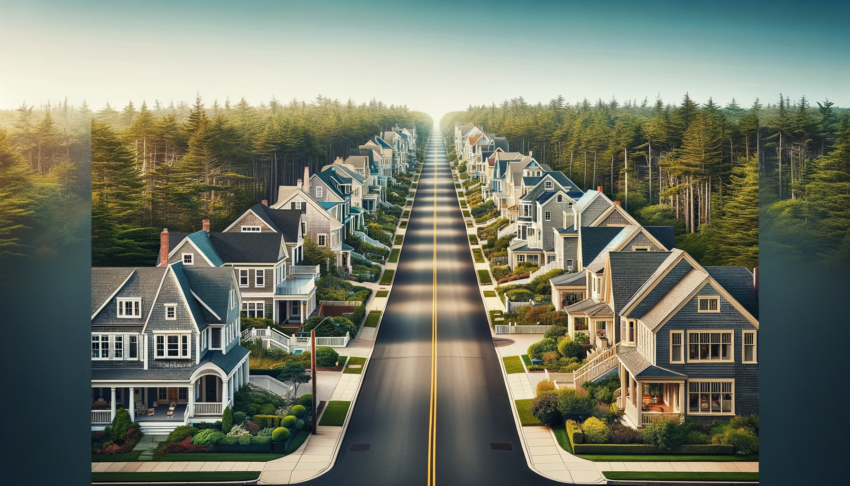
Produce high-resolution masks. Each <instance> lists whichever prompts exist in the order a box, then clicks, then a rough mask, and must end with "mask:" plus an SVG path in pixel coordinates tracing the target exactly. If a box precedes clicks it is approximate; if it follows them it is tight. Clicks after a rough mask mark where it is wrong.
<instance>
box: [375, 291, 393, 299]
mask: <svg viewBox="0 0 850 486" xmlns="http://www.w3.org/2000/svg"><path fill="white" fill-rule="evenodd" d="M388 295H390V291H389V290H379V291H378V293H376V294H375V297H386V296H388Z"/></svg>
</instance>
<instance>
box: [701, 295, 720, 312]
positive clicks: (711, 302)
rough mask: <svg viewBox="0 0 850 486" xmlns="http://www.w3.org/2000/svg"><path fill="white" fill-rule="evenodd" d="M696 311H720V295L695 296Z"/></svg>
mask: <svg viewBox="0 0 850 486" xmlns="http://www.w3.org/2000/svg"><path fill="white" fill-rule="evenodd" d="M697 303H698V307H697V312H720V296H718V295H713V296H709V297H697Z"/></svg>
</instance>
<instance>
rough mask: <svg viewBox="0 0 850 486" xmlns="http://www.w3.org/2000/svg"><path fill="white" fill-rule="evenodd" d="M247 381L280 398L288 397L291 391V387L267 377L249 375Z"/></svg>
mask: <svg viewBox="0 0 850 486" xmlns="http://www.w3.org/2000/svg"><path fill="white" fill-rule="evenodd" d="M248 381H249V382H250V383H252V384H254V385H256V386H258V387H260V388H264V389H266V390H268V391H270V392H272V393H274V394H275V395H280V396H282V397H288V396H289V393H290V392H291V391H292V386H290V385H287V384H286V383H283V382H281V381H278V380H276V379H274V378H272V377H271V376H268V375H249V376H248Z"/></svg>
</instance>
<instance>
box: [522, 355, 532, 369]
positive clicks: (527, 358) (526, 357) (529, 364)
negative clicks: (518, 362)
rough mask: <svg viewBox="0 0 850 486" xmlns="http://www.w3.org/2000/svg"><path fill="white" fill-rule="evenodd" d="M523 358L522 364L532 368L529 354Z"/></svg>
mask: <svg viewBox="0 0 850 486" xmlns="http://www.w3.org/2000/svg"><path fill="white" fill-rule="evenodd" d="M521 358H522V362H523V363H525V366H531V358H530V357H529V356H528V355H527V354H523V355H522V356H521Z"/></svg>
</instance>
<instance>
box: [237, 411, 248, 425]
mask: <svg viewBox="0 0 850 486" xmlns="http://www.w3.org/2000/svg"><path fill="white" fill-rule="evenodd" d="M247 418H248V416H247V415H246V414H245V412H236V413H234V414H233V423H235V424H241V423H244V422H245V420H246V419H247Z"/></svg>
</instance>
